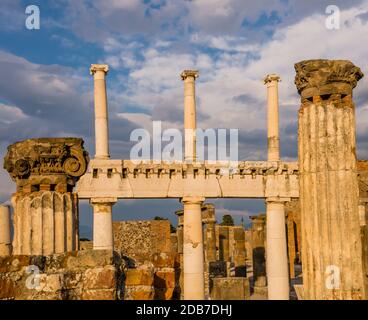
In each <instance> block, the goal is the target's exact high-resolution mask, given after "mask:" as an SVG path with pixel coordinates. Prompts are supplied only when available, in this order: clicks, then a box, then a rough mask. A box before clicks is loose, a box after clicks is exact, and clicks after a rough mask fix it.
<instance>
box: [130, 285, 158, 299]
mask: <svg viewBox="0 0 368 320" xmlns="http://www.w3.org/2000/svg"><path fill="white" fill-rule="evenodd" d="M154 297H155V289H154V288H153V287H150V286H148V287H145V286H133V287H129V288H126V290H125V295H124V299H125V300H153V299H154Z"/></svg>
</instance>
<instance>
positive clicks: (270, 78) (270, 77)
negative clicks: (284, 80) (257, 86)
mask: <svg viewBox="0 0 368 320" xmlns="http://www.w3.org/2000/svg"><path fill="white" fill-rule="evenodd" d="M263 81H264V84H267V83H270V82H272V81H277V82H280V81H281V78H280V77H279V76H278V75H277V74H274V73H272V74H268V75H267V76H266V78H264V80H263Z"/></svg>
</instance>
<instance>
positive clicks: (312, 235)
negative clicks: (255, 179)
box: [296, 60, 365, 300]
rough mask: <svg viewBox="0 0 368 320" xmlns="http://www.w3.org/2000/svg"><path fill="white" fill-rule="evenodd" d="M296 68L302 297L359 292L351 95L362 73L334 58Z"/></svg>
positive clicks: (345, 296) (359, 247)
mask: <svg viewBox="0 0 368 320" xmlns="http://www.w3.org/2000/svg"><path fill="white" fill-rule="evenodd" d="M296 70H297V78H296V84H297V86H298V89H299V92H300V93H301V96H302V105H301V108H300V110H299V133H298V134H299V142H298V146H299V174H300V180H299V181H300V204H301V226H302V235H301V238H302V262H303V263H302V265H303V287H304V290H303V291H304V299H343V300H346V299H362V298H364V294H365V293H364V280H363V266H362V244H361V237H360V225H359V213H358V196H359V190H358V180H357V161H356V137H355V107H354V103H353V101H352V89H353V88H354V87H355V86H356V84H357V81H358V80H359V79H360V78H361V77H362V73H361V71H360V69H359V68H357V67H355V66H354V65H353V64H352V63H351V62H349V61H340V60H339V61H329V60H316V61H313V60H312V61H304V62H301V63H299V64H297V65H296ZM316 83H318V84H319V85H318V86H316Z"/></svg>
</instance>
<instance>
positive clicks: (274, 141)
mask: <svg viewBox="0 0 368 320" xmlns="http://www.w3.org/2000/svg"><path fill="white" fill-rule="evenodd" d="M279 81H280V77H279V76H278V75H276V74H271V75H268V76H267V77H266V78H265V80H264V83H265V84H266V85H267V128H268V133H267V134H268V161H280V138H279V93H278V83H279Z"/></svg>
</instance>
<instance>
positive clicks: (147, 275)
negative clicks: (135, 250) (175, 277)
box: [125, 269, 154, 286]
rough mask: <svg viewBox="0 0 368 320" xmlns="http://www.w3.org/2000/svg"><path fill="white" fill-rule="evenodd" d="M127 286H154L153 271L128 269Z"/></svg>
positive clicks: (126, 275) (126, 274)
mask: <svg viewBox="0 0 368 320" xmlns="http://www.w3.org/2000/svg"><path fill="white" fill-rule="evenodd" d="M125 277H126V278H125V286H152V285H153V282H154V272H153V269H128V270H127V271H126V273H125Z"/></svg>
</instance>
